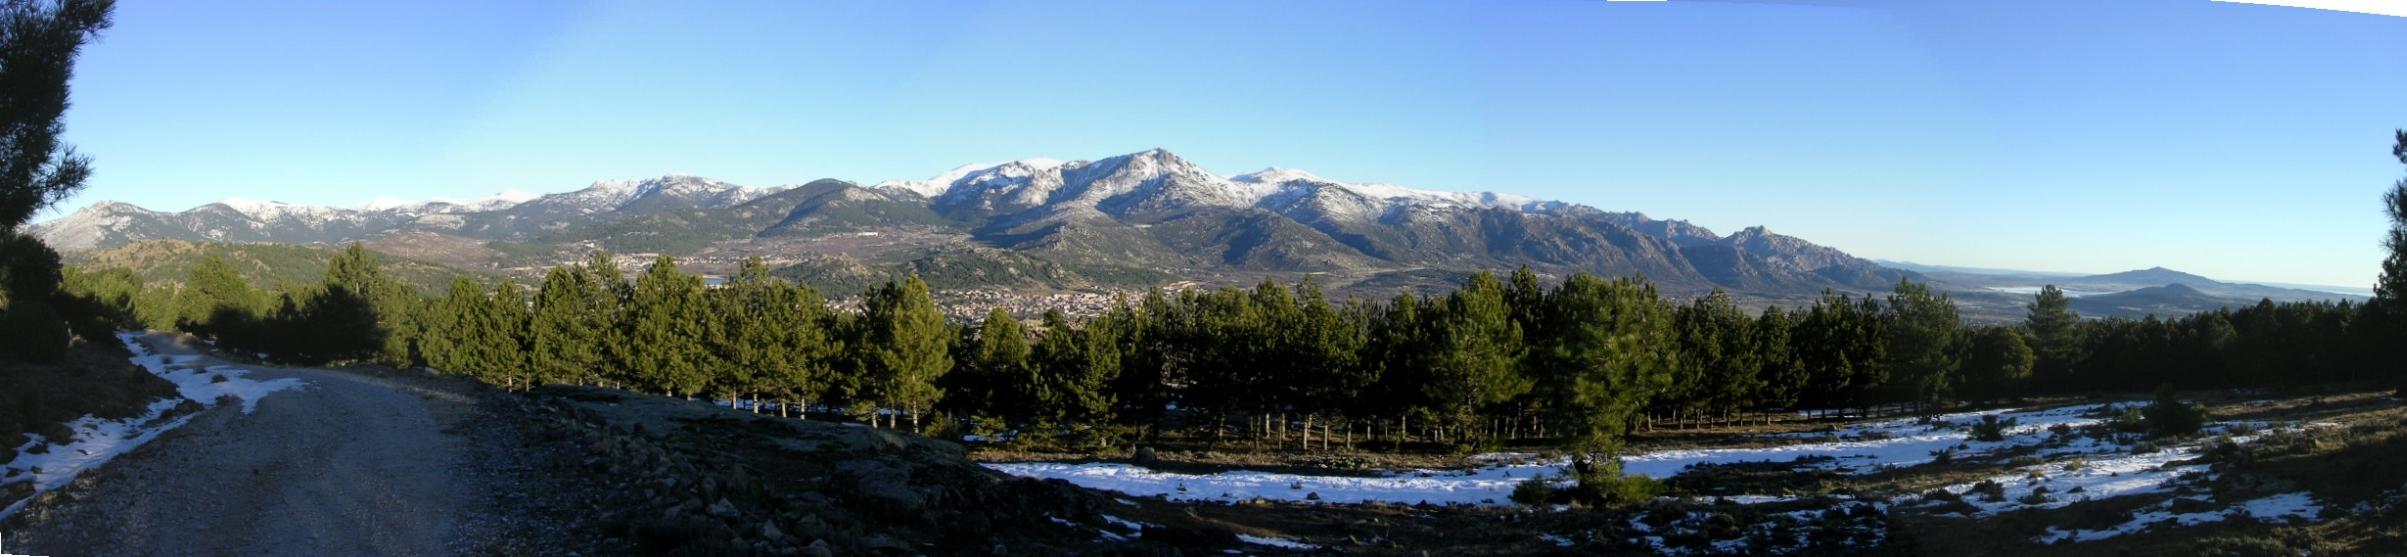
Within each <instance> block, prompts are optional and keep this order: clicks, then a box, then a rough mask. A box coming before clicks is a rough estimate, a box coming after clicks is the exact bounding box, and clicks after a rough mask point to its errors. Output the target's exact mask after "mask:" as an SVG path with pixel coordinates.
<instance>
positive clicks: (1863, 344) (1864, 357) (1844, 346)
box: [1794, 290, 1888, 407]
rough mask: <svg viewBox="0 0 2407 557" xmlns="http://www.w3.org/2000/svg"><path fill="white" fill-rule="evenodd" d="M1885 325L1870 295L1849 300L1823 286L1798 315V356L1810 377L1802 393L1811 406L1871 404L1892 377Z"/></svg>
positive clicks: (1796, 344) (1802, 397) (1796, 355)
mask: <svg viewBox="0 0 2407 557" xmlns="http://www.w3.org/2000/svg"><path fill="white" fill-rule="evenodd" d="M1885 331H1886V327H1885V326H1884V323H1883V321H1882V320H1881V318H1880V306H1879V305H1878V304H1877V303H1875V302H1873V301H1872V300H1871V298H1870V297H1866V298H1864V299H1863V300H1862V301H1860V302H1859V301H1856V300H1850V299H1848V298H1847V297H1845V296H1841V295H1839V294H1838V293H1836V292H1831V291H1828V290H1824V291H1823V292H1822V298H1821V299H1819V300H1816V301H1815V302H1814V305H1813V306H1811V307H1809V308H1807V309H1806V313H1805V316H1804V317H1803V318H1802V319H1799V320H1798V323H1797V333H1796V343H1795V346H1796V350H1795V354H1794V355H1795V357H1796V358H1797V363H1798V365H1799V366H1800V367H1803V368H1804V369H1805V375H1806V377H1807V380H1806V387H1805V390H1804V391H1803V392H1802V393H1800V394H1801V396H1800V398H1801V399H1802V400H1803V401H1804V402H1805V404H1807V405H1809V406H1816V407H1833V406H1845V405H1850V404H1857V405H1861V404H1870V403H1871V402H1872V400H1871V399H1870V398H1869V397H1870V395H1872V394H1876V390H1877V389H1878V387H1879V386H1880V385H1881V384H1883V383H1886V382H1887V379H1888V374H1887V372H1886V371H1885V370H1884V369H1883V368H1882V366H1881V361H1882V360H1883V359H1885V358H1886V355H1885V350H1886V337H1887V333H1886V332H1885Z"/></svg>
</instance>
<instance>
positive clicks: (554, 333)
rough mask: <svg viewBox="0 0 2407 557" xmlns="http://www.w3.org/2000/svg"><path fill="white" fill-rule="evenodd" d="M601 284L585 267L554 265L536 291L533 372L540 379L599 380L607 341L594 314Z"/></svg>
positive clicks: (530, 331) (530, 338)
mask: <svg viewBox="0 0 2407 557" xmlns="http://www.w3.org/2000/svg"><path fill="white" fill-rule="evenodd" d="M600 295H601V285H599V284H596V283H595V282H594V278H593V276H592V274H590V273H588V272H586V271H585V269H583V268H580V267H572V266H559V267H553V268H552V270H551V271H550V272H548V273H545V274H544V276H543V286H542V287H541V288H539V289H537V290H536V292H535V306H534V308H533V314H532V315H531V316H529V318H528V323H527V345H528V346H527V348H528V352H529V356H530V357H529V359H528V362H527V363H528V371H529V372H530V375H531V376H532V380H533V381H534V382H536V383H551V382H575V383H579V384H584V383H588V382H591V381H594V380H595V379H598V377H599V375H600V374H599V373H598V371H599V368H601V367H602V365H603V362H604V360H603V354H602V347H603V345H604V343H606V342H607V337H605V336H604V335H605V334H606V331H604V330H602V327H601V325H602V324H601V322H600V320H599V319H597V317H598V316H596V315H594V314H593V312H594V311H596V310H595V307H596V306H597V305H598V300H596V299H595V298H598V297H599V296H600Z"/></svg>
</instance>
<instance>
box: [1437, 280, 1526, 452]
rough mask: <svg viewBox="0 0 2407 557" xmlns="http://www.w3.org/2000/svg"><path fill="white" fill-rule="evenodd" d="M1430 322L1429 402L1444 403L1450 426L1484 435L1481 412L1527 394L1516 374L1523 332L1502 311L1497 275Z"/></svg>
mask: <svg viewBox="0 0 2407 557" xmlns="http://www.w3.org/2000/svg"><path fill="white" fill-rule="evenodd" d="M1443 308H1444V311H1443V312H1441V315H1440V316H1438V319H1436V320H1435V321H1433V322H1432V323H1431V325H1432V327H1431V329H1430V333H1431V334H1430V337H1429V339H1430V342H1431V343H1432V346H1431V349H1432V350H1433V351H1434V352H1433V354H1432V357H1431V359H1430V368H1431V369H1430V372H1431V375H1432V376H1433V377H1432V379H1433V381H1431V382H1430V383H1429V385H1428V387H1427V388H1428V391H1429V396H1430V398H1432V399H1434V400H1436V401H1438V402H1440V403H1441V404H1443V405H1444V406H1443V412H1444V413H1445V414H1444V416H1443V417H1444V418H1445V419H1447V420H1448V421H1450V422H1452V425H1454V426H1457V427H1462V428H1467V429H1466V431H1469V432H1472V433H1473V434H1474V435H1483V436H1484V435H1485V433H1484V431H1485V429H1484V428H1482V427H1480V426H1481V423H1480V422H1481V420H1480V418H1481V416H1482V412H1483V411H1484V410H1486V409H1487V408H1488V407H1490V406H1492V405H1496V404H1499V403H1503V402H1506V401H1509V400H1512V399H1513V398H1514V397H1517V396H1520V395H1521V394H1522V393H1524V392H1527V391H1528V390H1529V388H1530V385H1529V382H1528V380H1527V379H1526V378H1524V377H1522V376H1521V374H1520V373H1519V371H1520V365H1521V361H1520V359H1521V352H1522V346H1521V328H1520V327H1518V326H1515V325H1514V324H1513V320H1512V316H1511V314H1510V309H1509V308H1507V307H1505V289H1504V285H1503V283H1501V282H1499V281H1497V280H1496V276H1495V275H1491V274H1487V273H1480V274H1477V275H1473V276H1472V277H1471V278H1470V279H1468V280H1466V281H1464V283H1463V286H1462V288H1460V289H1458V290H1455V292H1454V293H1453V294H1452V295H1449V296H1447V297H1446V302H1445V304H1444V305H1443Z"/></svg>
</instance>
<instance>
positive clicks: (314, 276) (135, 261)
mask: <svg viewBox="0 0 2407 557" xmlns="http://www.w3.org/2000/svg"><path fill="white" fill-rule="evenodd" d="M339 251H340V249H339V248H335V247H332V246H282V245H265V244H221V243H204V242H183V241H174V240H157V241H146V242H137V243H133V244H127V245H124V246H120V247H117V248H115V249H109V250H103V251H90V252H74V253H70V254H68V255H67V258H66V262H67V263H68V264H71V265H76V266H80V267H83V268H86V269H94V270H97V269H113V268H124V269H130V270H132V271H133V272H134V275H135V276H138V277H141V278H142V282H143V283H144V284H167V283H182V282H183V281H184V277H185V276H186V275H187V274H188V273H190V272H191V269H192V267H193V265H194V264H197V263H199V262H200V261H201V259H203V258H206V257H208V256H209V255H210V254H216V255H218V256H219V257H223V258H225V260H226V262H227V263H229V264H231V265H233V267H234V269H235V270H236V271H238V272H241V273H242V275H243V278H245V279H248V280H250V281H251V282H252V284H257V285H260V286H263V287H270V288H273V287H277V286H278V285H285V284H290V285H300V284H316V283H318V282H320V281H322V280H324V279H325V275H326V262H327V261H330V260H332V259H333V258H334V255H335V254H336V253H338V252H339ZM383 267H384V271H385V273H387V274H390V275H392V276H393V277H394V278H396V279H398V280H400V281H402V282H404V283H407V284H410V285H413V286H416V287H418V289H419V291H421V292H440V291H441V290H442V289H443V288H446V287H448V286H449V285H450V284H451V278H452V277H454V276H463V275H464V276H470V277H477V276H480V274H479V273H475V272H471V271H466V270H462V269H458V268H453V267H446V266H442V265H436V264H433V263H427V262H423V261H417V260H412V259H403V258H398V257H393V256H391V255H385V256H384V265H383Z"/></svg>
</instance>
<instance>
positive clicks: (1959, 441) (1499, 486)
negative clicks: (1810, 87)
mask: <svg viewBox="0 0 2407 557" xmlns="http://www.w3.org/2000/svg"><path fill="white" fill-rule="evenodd" d="M2107 406H2110V405H2108V404H2085V405H2078V406H2067V407H2060V408H2051V409H2045V410H2019V411H2008V410H1991V411H1984V412H1964V413H1958V414H1946V415H1940V416H1934V417H1932V418H1931V419H1929V420H1922V419H1901V420H1888V421H1881V422H1873V423H1868V424H1860V425H1856V426H1852V427H1847V428H1843V429H1840V430H1836V431H1832V432H1821V433H1810V434H1790V435H1782V436H1774V437H1773V439H1776V440H1790V441H1805V442H1797V443H1789V444H1783V445H1773V446H1766V447H1751V448H1731V449H1695V450H1669V451H1656V452H1651V453H1643V454H1637V455H1630V456H1626V457H1624V458H1623V459H1622V469H1623V471H1625V472H1628V473H1630V474H1636V475H1643V476H1649V477H1654V478H1669V477H1672V476H1677V475H1679V474H1680V473H1682V472H1685V471H1687V470H1688V469H1689V468H1691V467H1694V466H1698V465H1715V464H1736V463H1747V462H1789V461H1797V460H1798V459H1808V461H1809V463H1806V464H1802V466H1811V467H1817V468H1822V469H1829V470H1836V471H1840V472H1845V473H1856V474H1864V473H1872V472H1877V471H1880V470H1885V469H1890V468H1895V467H1907V466H1914V465H1919V464H1925V463H1929V462H1931V461H1932V460H1934V459H1935V458H1936V457H1935V456H1934V454H1933V453H1936V452H1939V451H1942V450H1952V451H1954V452H1955V454H1956V455H1958V457H1962V456H1968V455H1979V454H1988V453H1993V452H1997V451H2005V450H2009V449H2013V448H2015V447H2018V446H2022V445H2034V444H2039V443H2041V442H2042V441H2043V440H2045V439H2046V436H2047V435H2051V434H2052V432H2051V431H2050V430H2049V429H2050V428H2051V427H2054V426H2059V425H2062V426H2066V427H2081V426H2087V425H2091V424H2095V423H2098V422H2099V421H2100V420H2099V419H2097V418H2089V417H2084V416H2085V415H2091V414H2095V413H2099V411H2100V410H2101V409H2102V408H2105V407H2107ZM1986 415H1998V416H2000V417H2002V418H2011V419H2014V420H2015V424H2016V425H2015V427H2013V428H2010V429H2008V430H2007V432H2006V437H2005V440H2003V441H1996V442H1984V441H1973V440H1971V425H1970V424H1972V423H1977V422H1979V421H1980V419H1981V416H1986ZM1959 447H1961V448H1959ZM2120 448H2121V446H2120V445H2116V444H2114V443H2112V442H2107V441H2100V440H2094V439H2089V438H2087V437H2081V438H2077V439H2072V440H2069V441H2067V442H2066V443H2065V444H2064V445H2063V446H2061V447H2055V448H2050V449H2045V450H2042V451H2041V452H2040V454H2042V455H2046V456H2061V455H2071V454H2092V453H2105V452H2112V451H2115V450H2119V449H2120ZM1823 458H1827V459H1828V460H1822V459H1823ZM1470 460H1471V461H1472V462H1474V463H1478V464H1481V466H1480V467H1479V468H1476V469H1473V470H1469V471H1462V470H1407V471H1396V472H1385V473H1379V474H1374V475H1369V476H1318V475H1300V474H1284V473H1273V472H1258V471H1251V470H1233V471H1228V472H1221V473H1216V474H1183V473H1176V472H1163V471H1158V470H1152V469H1148V468H1144V467H1140V466H1135V465H1130V464H1120V463H1083V464H1069V463H1050V462H1015V463H989V464H986V465H985V466H986V467H987V468H991V469H994V470H996V471H999V472H1003V473H1006V474H1011V475H1015V476H1027V477H1033V478H1040V479H1060V480H1066V481H1068V482H1070V483H1073V484H1077V485H1079V486H1082V487H1088V488H1094V489H1103V490H1109V491H1117V492H1120V493H1126V494H1130V495H1136V496H1146V497H1150V496H1157V495H1158V496H1162V497H1166V498H1169V499H1171V500H1177V501H1219V502H1231V503H1233V502H1237V501H1245V500H1251V499H1255V498H1261V499H1267V500H1274V501H1289V502H1305V501H1321V502H1327V503H1341V504H1352V503H1372V502H1377V503H1395V504H1417V503H1430V504H1439V505H1447V504H1465V505H1503V504H1509V502H1510V501H1511V497H1510V496H1511V494H1512V492H1513V487H1514V486H1516V485H1518V484H1520V483H1521V482H1522V481H1524V480H1528V479H1530V478H1534V477H1552V478H1567V477H1569V475H1568V467H1569V465H1570V463H1569V461H1568V460H1567V459H1561V458H1556V459H1541V458H1538V457H1537V456H1536V455H1534V454H1530V453H1483V454H1478V455H1473V456H1471V457H1470ZM1561 483H1563V484H1564V485H1568V484H1569V483H1570V482H1569V481H1568V480H1563V481H1561ZM1316 496H1317V498H1316ZM1730 499H1732V500H1734V501H1741V502H1752V503H1770V502H1779V501H1786V500H1789V499H1788V498H1785V497H1780V496H1771V495H1734V496H1731V497H1730Z"/></svg>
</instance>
